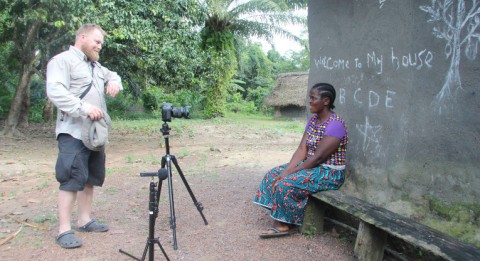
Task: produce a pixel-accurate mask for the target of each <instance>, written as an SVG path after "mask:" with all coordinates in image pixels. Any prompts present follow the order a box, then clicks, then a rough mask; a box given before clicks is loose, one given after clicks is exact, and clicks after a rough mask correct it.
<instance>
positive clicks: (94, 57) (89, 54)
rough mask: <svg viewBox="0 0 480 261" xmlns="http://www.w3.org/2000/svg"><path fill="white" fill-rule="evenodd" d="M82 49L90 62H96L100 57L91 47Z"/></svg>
mask: <svg viewBox="0 0 480 261" xmlns="http://www.w3.org/2000/svg"><path fill="white" fill-rule="evenodd" d="M82 51H83V53H84V54H85V55H86V56H87V58H88V60H90V61H92V62H97V61H98V59H99V58H100V55H99V54H98V52H95V51H94V50H92V49H87V48H83V50H82Z"/></svg>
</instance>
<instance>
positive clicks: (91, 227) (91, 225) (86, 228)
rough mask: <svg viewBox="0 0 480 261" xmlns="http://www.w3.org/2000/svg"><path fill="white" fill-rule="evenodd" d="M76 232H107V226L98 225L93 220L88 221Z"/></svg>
mask: <svg viewBox="0 0 480 261" xmlns="http://www.w3.org/2000/svg"><path fill="white" fill-rule="evenodd" d="M76 230H77V231H78V232H107V231H108V225H106V224H102V223H99V222H98V221H96V220H95V219H92V220H90V221H89V222H88V223H87V224H85V225H83V226H81V227H77V228H76Z"/></svg>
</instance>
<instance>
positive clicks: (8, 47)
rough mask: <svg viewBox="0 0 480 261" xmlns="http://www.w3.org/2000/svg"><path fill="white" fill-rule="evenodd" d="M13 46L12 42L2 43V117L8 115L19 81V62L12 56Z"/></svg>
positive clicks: (0, 90) (0, 114) (0, 76)
mask: <svg viewBox="0 0 480 261" xmlns="http://www.w3.org/2000/svg"><path fill="white" fill-rule="evenodd" d="M13 48H14V46H13V44H12V43H0V119H2V118H4V117H5V116H6V114H7V112H8V110H9V108H10V103H11V102H12V98H13V95H14V93H15V84H16V83H17V81H18V75H16V74H15V68H16V67H17V65H18V62H17V60H16V59H15V58H14V57H13V56H12V54H13Z"/></svg>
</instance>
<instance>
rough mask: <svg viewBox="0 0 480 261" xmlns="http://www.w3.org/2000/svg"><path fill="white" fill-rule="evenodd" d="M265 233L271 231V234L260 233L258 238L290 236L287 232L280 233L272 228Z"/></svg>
mask: <svg viewBox="0 0 480 261" xmlns="http://www.w3.org/2000/svg"><path fill="white" fill-rule="evenodd" d="M267 231H273V233H262V234H260V238H272V237H283V236H287V235H289V234H290V233H289V232H288V231H280V230H278V229H276V228H274V227H269V228H267Z"/></svg>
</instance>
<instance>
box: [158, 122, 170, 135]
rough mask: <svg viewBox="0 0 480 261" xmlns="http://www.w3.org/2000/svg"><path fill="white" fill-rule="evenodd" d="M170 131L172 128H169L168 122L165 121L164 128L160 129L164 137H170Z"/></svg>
mask: <svg viewBox="0 0 480 261" xmlns="http://www.w3.org/2000/svg"><path fill="white" fill-rule="evenodd" d="M170 130H171V129H170V126H168V123H167V122H166V121H164V122H163V124H162V128H161V129H160V131H161V132H162V134H163V136H164V137H168V135H170Z"/></svg>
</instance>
